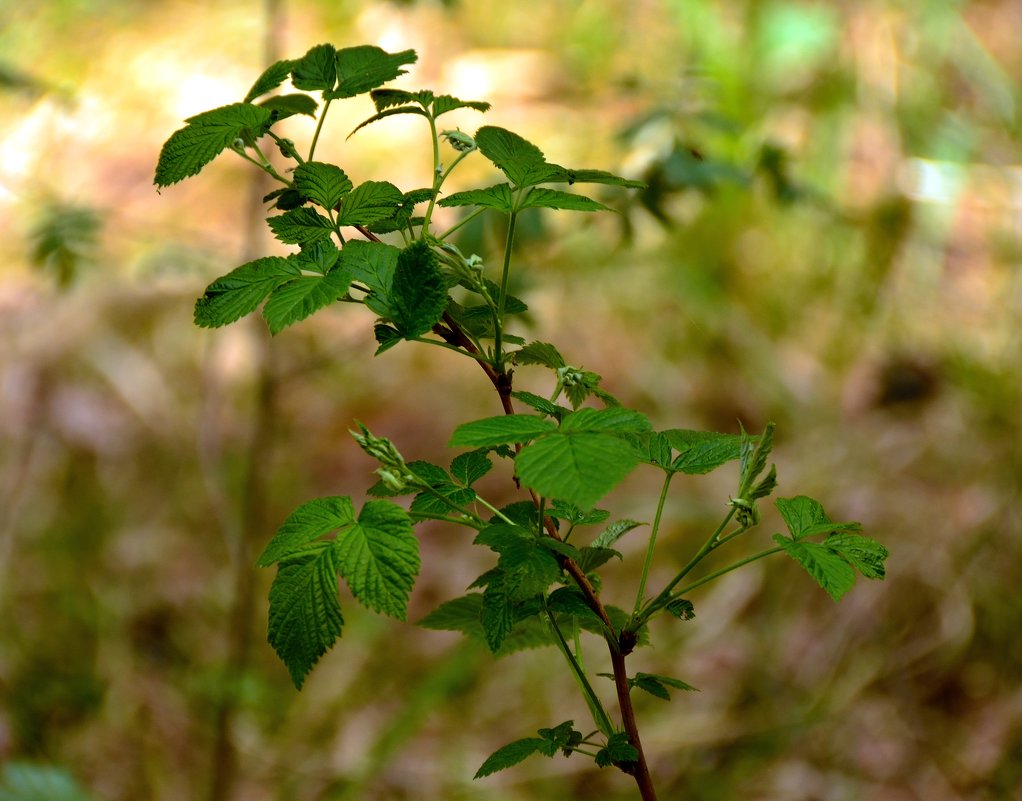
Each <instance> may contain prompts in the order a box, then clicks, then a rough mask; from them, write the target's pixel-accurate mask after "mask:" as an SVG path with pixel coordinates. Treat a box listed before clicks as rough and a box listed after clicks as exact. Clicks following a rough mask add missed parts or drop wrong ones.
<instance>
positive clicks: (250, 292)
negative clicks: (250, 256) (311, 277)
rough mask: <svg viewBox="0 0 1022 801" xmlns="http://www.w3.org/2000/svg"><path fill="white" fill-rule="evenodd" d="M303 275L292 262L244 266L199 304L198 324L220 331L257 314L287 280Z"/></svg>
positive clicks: (214, 285)
mask: <svg viewBox="0 0 1022 801" xmlns="http://www.w3.org/2000/svg"><path fill="white" fill-rule="evenodd" d="M299 275H301V271H300V269H299V268H298V267H296V266H295V265H294V263H293V262H291V261H289V260H288V259H284V258H280V257H278V256H268V257H266V258H263V259H256V260H255V261H250V262H248V263H247V264H242V265H241V266H240V267H237V268H236V269H234V270H231V272H229V273H227V275H224V276H221V277H220V278H218V279H217V280H216V281H214V282H213V283H212V284H210V285H209V286H208V287H206V291H205V293H204V294H203V296H202V297H201V298H199V299H198V300H197V301H196V303H195V324H196V325H198V326H200V327H202V328H219V327H220V326H222V325H227V324H228V323H233V322H234V321H235V320H239V319H241V318H242V317H244V316H245V315H246V314H249V313H250V312H253V311H255V310H256V309H257V308H258V307H259V304H260V303H262V302H263V299H264V298H265V297H266V296H267V295H269V294H270V293H271V292H272V291H273V290H274V289H276V288H277V287H278V286H280V285H281V284H283V283H285V282H286V281H290V280H291V279H293V278H296V277H297V276H299Z"/></svg>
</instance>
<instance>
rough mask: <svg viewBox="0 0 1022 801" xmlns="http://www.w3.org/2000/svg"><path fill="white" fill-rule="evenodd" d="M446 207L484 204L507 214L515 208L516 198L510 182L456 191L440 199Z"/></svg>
mask: <svg viewBox="0 0 1022 801" xmlns="http://www.w3.org/2000/svg"><path fill="white" fill-rule="evenodd" d="M440 205H441V206H444V207H445V208H450V207H452V206H482V207H484V208H487V209H496V210H497V211H502V212H504V213H505V214H510V213H511V212H512V211H514V210H515V198H514V195H512V194H511V187H510V186H509V185H508V184H497V185H496V186H490V187H487V188H486V189H469V190H467V191H465V192H455V193H454V194H453V195H448V196H447V197H445V198H443V199H442V200H441V201H440Z"/></svg>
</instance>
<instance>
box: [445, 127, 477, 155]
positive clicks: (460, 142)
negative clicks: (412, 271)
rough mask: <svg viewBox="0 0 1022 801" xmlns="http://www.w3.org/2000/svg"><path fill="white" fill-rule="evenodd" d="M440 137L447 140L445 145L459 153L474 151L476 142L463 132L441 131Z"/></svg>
mask: <svg viewBox="0 0 1022 801" xmlns="http://www.w3.org/2000/svg"><path fill="white" fill-rule="evenodd" d="M440 135H441V136H442V137H443V138H444V139H446V140H447V144H449V145H450V146H451V147H453V148H454V149H455V150H457V151H458V152H459V153H467V152H469V151H470V150H475V149H476V140H475V139H473V138H472V137H471V136H469V135H468V134H467V133H465V132H464V131H460V130H459V131H441V132H440Z"/></svg>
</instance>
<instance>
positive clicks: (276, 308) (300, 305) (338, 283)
mask: <svg viewBox="0 0 1022 801" xmlns="http://www.w3.org/2000/svg"><path fill="white" fill-rule="evenodd" d="M350 285H351V274H350V273H346V272H345V271H344V270H333V271H331V272H330V273H328V274H327V275H322V276H320V275H303V276H301V277H300V278H296V279H295V280H294V281H289V282H288V283H286V284H283V285H282V286H280V287H278V288H277V289H275V290H274V291H273V294H271V295H270V299H269V300H268V301H266V305H265V306H264V307H263V317H264V318H265V319H266V322H267V324H268V325H269V328H270V333H271V334H274V335H276V334H279V333H280V332H281V331H283V330H284V329H285V328H287V327H288V326H289V325H292V324H294V323H297V322H298V321H300V320H304V319H305V318H306V317H308V316H309V315H311V314H313V313H315V312H317V311H319V310H320V309H322V308H323V307H324V306H329V305H330V304H331V303H333V302H334V301H335V300H337V299H338V298H339V297H341V296H342V295H344V293H345V292H347V291H348V287H349V286H350Z"/></svg>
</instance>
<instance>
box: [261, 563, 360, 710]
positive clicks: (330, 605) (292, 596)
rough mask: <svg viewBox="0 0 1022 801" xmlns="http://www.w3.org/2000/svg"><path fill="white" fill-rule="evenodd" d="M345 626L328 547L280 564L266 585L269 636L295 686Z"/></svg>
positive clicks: (300, 686)
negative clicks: (271, 582) (267, 586)
mask: <svg viewBox="0 0 1022 801" xmlns="http://www.w3.org/2000/svg"><path fill="white" fill-rule="evenodd" d="M343 626H344V618H343V617H342V616H341V604H340V601H338V599H337V570H336V566H335V563H334V556H333V553H332V551H331V550H330V549H329V548H326V549H323V550H322V551H321V552H320V553H318V554H312V555H309V556H306V557H305V558H303V559H301V560H296V561H291V562H286V563H284V564H282V565H281V566H280V568H279V569H278V570H277V577H276V578H275V579H274V581H273V585H272V586H271V587H270V620H269V630H268V636H267V639H268V640H269V643H270V645H272V646H273V650H274V651H276V652H277V656H279V657H280V659H281V661H282V662H283V663H284V664H285V666H287V669H288V672H289V673H290V674H291V681H293V682H294V685H295V687H296V688H297V689H299V690H300V689H301V688H302V684H303V683H304V682H305V677H306V676H307V675H308V674H309V671H310V670H312V667H313V666H314V665H315V664H316V662H318V661H319V658H320V657H321V656H323V654H325V653H326V652H327V651H329V650H330V648H332V647H333V645H334V643H335V642H336V641H337V638H338V637H340V636H341V629H342V627H343Z"/></svg>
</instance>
